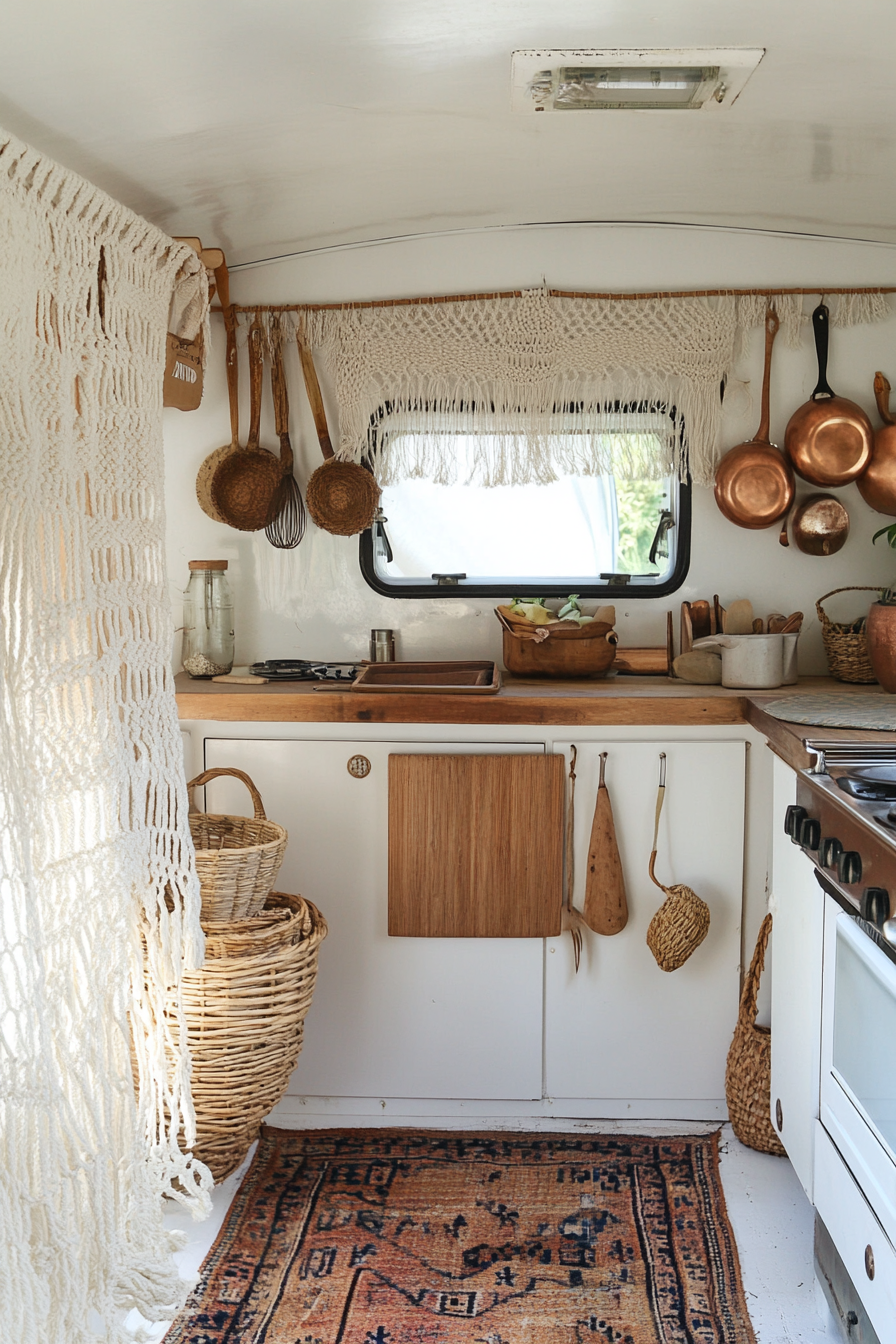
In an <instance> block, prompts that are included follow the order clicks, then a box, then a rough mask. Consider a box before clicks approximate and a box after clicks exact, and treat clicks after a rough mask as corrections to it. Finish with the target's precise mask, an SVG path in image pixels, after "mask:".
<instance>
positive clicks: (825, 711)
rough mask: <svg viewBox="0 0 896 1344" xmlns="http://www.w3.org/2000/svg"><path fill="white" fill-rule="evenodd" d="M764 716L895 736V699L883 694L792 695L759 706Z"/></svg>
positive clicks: (872, 692) (882, 692)
mask: <svg viewBox="0 0 896 1344" xmlns="http://www.w3.org/2000/svg"><path fill="white" fill-rule="evenodd" d="M762 709H763V712H764V713H765V714H770V715H771V716H772V718H773V719H783V720H784V722H785V723H810V724H814V725H815V726H817V727H819V728H880V729H882V730H883V731H884V732H890V733H893V732H896V696H892V695H887V694H886V693H885V692H884V691H869V692H868V693H867V694H863V693H861V694H860V693H857V694H855V695H791V696H788V697H787V699H786V700H773V701H772V702H771V704H768V705H763V706H762Z"/></svg>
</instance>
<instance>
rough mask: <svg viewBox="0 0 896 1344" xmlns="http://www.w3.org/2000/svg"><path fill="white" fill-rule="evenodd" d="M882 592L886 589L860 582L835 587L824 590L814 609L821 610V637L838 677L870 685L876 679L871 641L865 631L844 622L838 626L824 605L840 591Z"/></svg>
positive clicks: (834, 673)
mask: <svg viewBox="0 0 896 1344" xmlns="http://www.w3.org/2000/svg"><path fill="white" fill-rule="evenodd" d="M883 591H884V590H883V588H875V587H873V586H871V587H869V586H868V585H861V584H858V585H855V586H853V587H847V588H832V589H831V591H830V592H829V593H825V594H824V596H823V597H820V598H819V599H818V601H817V602H816V603H815V610H816V611H817V613H818V619H819V620H820V621H821V638H822V640H823V641H824V651H825V654H826V655H827V660H828V667H829V668H830V671H831V676H832V677H836V679H837V680H838V681H855V682H860V683H862V684H865V685H870V684H871V683H872V682H876V681H877V677H876V676H875V675H874V670H873V668H872V666H871V659H870V658H869V657H868V641H867V639H866V638H865V631H864V630H850V629H849V628H848V627H844V626H843V625H842V624H840V625H838V624H837V623H836V622H834V621H832V620H831V618H830V617H829V616H828V615H827V613H826V612H825V610H824V607H823V606H822V605H821V604H822V602H825V601H827V599H828V598H829V597H835V596H836V595H837V593H877V594H878V596H880V594H881V593H882V592H883Z"/></svg>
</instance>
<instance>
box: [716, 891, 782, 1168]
mask: <svg viewBox="0 0 896 1344" xmlns="http://www.w3.org/2000/svg"><path fill="white" fill-rule="evenodd" d="M771 930H772V917H771V915H766V917H765V919H764V920H763V921H762V927H761V928H760V930H759V937H758V938H757V940H756V948H755V950H754V952H753V960H752V961H751V962H750V969H749V970H748V971H747V974H746V976H745V978H744V987H743V990H742V992H741V996H740V1008H739V1010H738V1014H737V1026H736V1027H735V1029H734V1039H733V1040H732V1042H731V1048H730V1049H729V1051H728V1063H727V1067H726V1069H725V1096H726V1098H727V1101H728V1116H729V1119H730V1120H731V1127H732V1129H733V1130H734V1132H735V1134H736V1135H737V1137H738V1138H739V1139H740V1141H741V1143H745V1144H746V1145H747V1147H748V1148H756V1149H757V1150H758V1151H759V1152H760V1153H773V1154H774V1155H775V1156H776V1157H785V1156H786V1154H785V1152H784V1148H783V1146H782V1144H781V1140H780V1139H779V1138H778V1136H777V1134H776V1133H775V1131H774V1128H773V1126H772V1122H771V1115H770V1109H771V1074H772V1034H771V1032H770V1031H769V1029H768V1027H759V1026H757V1025H756V997H757V995H758V993H759V980H760V977H761V975H762V969H763V966H764V965H765V949H766V947H767V945H768V938H769V934H770V933H771Z"/></svg>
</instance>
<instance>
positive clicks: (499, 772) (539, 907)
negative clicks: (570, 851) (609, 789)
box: [389, 754, 565, 938]
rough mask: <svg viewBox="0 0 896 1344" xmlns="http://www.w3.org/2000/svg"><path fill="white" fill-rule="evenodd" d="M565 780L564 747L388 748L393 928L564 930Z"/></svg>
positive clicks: (479, 934)
mask: <svg viewBox="0 0 896 1344" xmlns="http://www.w3.org/2000/svg"><path fill="white" fill-rule="evenodd" d="M564 783H565V778H564V761H563V757H562V756H559V755H542V754H538V755H535V754H532V755H528V754H527V755H515V756H496V755H489V756H466V755H464V756H417V755H414V756H401V755H394V756H390V757H389V934H390V936H391V937H399V938H550V937H553V936H555V935H556V934H558V933H559V932H560V912H561V906H562V902H563V795H564Z"/></svg>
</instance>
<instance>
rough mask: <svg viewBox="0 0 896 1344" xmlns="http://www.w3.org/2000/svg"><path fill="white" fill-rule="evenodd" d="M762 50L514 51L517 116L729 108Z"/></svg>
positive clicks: (513, 87)
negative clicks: (545, 113) (553, 113)
mask: <svg viewBox="0 0 896 1344" xmlns="http://www.w3.org/2000/svg"><path fill="white" fill-rule="evenodd" d="M764 55H765V48H764V47H672V48H669V49H666V50H653V51H650V50H643V49H639V50H631V51H515V52H514V53H513V64H512V74H511V107H512V108H513V111H514V112H597V111H612V112H620V111H633V112H675V111H682V110H686V111H697V110H700V109H702V110H703V111H711V110H717V109H719V108H721V107H730V106H731V104H732V103H733V102H734V101H735V99H736V98H737V96H738V94H739V93H740V92H741V90H742V89H743V87H744V85H745V84H746V82H747V80H748V79H749V78H750V75H752V73H753V71H754V70H755V69H756V67H757V65H758V64H759V62H760V61H761V60H762V58H763V56H764Z"/></svg>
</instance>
